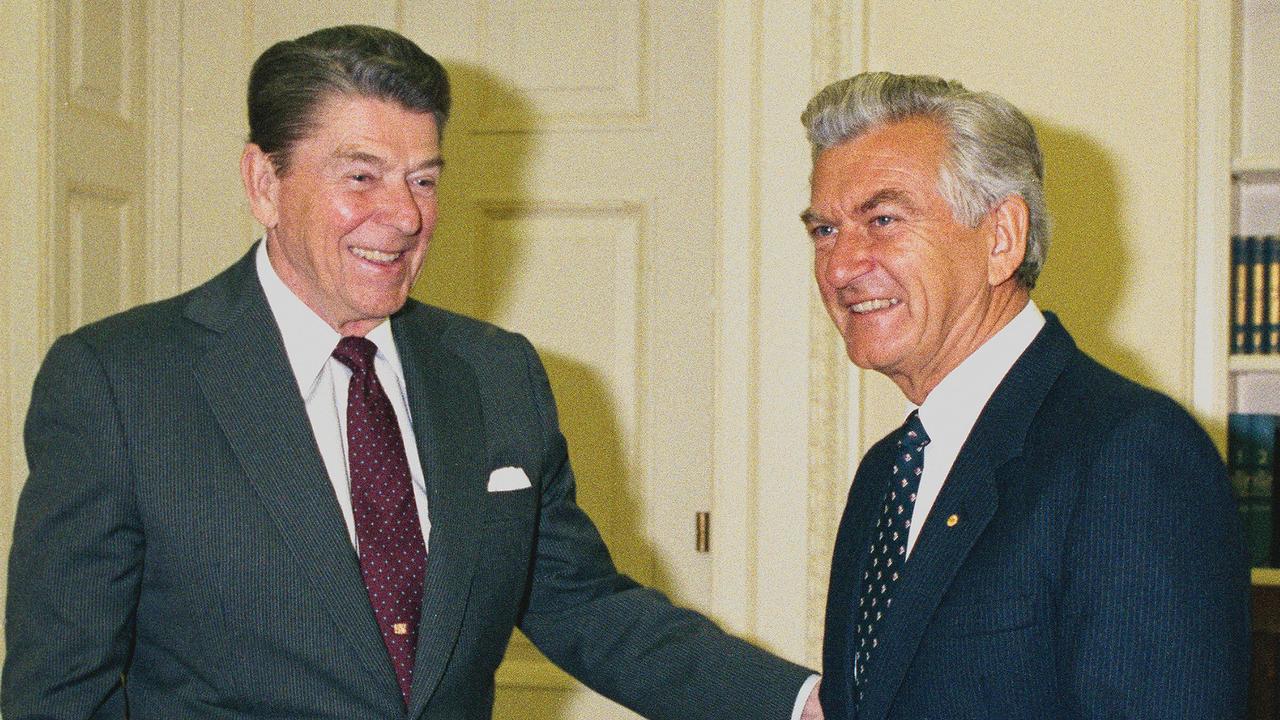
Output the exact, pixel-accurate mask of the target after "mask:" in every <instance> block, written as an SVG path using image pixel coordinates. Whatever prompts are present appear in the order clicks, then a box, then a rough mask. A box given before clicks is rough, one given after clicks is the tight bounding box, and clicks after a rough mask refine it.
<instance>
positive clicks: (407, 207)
mask: <svg viewBox="0 0 1280 720" xmlns="http://www.w3.org/2000/svg"><path fill="white" fill-rule="evenodd" d="M381 204H382V207H381V212H380V213H379V215H380V218H381V220H382V224H384V225H386V226H388V227H392V228H395V230H396V231H397V232H399V233H400V234H401V235H417V234H418V231H419V230H421V229H422V209H421V208H420V207H418V199H417V198H416V197H414V194H413V190H411V189H410V188H409V184H408V182H407V181H396V182H388V183H387V184H386V185H385V186H384V190H383V197H382V203H381Z"/></svg>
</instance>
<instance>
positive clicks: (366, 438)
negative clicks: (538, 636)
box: [333, 337, 427, 707]
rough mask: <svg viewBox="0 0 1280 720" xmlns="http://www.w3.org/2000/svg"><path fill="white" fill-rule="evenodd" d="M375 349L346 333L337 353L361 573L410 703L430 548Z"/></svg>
mask: <svg viewBox="0 0 1280 720" xmlns="http://www.w3.org/2000/svg"><path fill="white" fill-rule="evenodd" d="M377 352H378V346H377V345H375V344H373V342H371V341H369V340H366V339H364V338H362V337H344V338H342V340H341V341H340V342H339V343H338V347H337V348H336V349H334V351H333V357H335V358H337V359H338V361H340V362H341V363H342V364H343V365H346V366H347V367H349V368H351V384H350V386H349V388H348V391H347V463H348V465H349V467H350V472H351V506H352V512H353V515H354V516H355V525H356V541H357V544H358V545H359V546H360V573H361V575H363V576H364V586H365V589H366V590H368V592H369V603H370V604H371V605H372V606H373V614H374V616H375V617H376V618H377V620H378V628H379V629H380V630H381V631H382V641H383V642H384V643H385V644H386V646H387V655H389V656H390V658H391V665H392V667H393V668H394V669H395V673H396V680H397V681H398V682H399V684H400V694H401V699H402V700H403V701H404V704H405V707H408V705H409V688H410V687H411V686H412V685H413V661H414V655H415V653H416V651H417V646H418V616H419V615H420V614H421V612H422V585H423V577H424V575H425V573H426V567H427V548H426V545H425V544H424V543H423V540H422V525H421V523H420V522H419V520H418V506H417V503H416V501H415V500H414V497H413V485H412V481H411V480H410V476H409V460H408V457H407V456H406V455H405V450H404V440H403V439H402V438H401V436H400V425H399V423H397V422H396V414H395V410H394V409H393V408H392V407H391V401H390V400H389V399H388V398H387V394H386V392H384V391H383V389H382V384H381V383H379V382H378V376H377V374H376V373H375V372H374V369H373V357H374V355H375V354H376V353H377Z"/></svg>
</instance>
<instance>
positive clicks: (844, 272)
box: [817, 228, 874, 289]
mask: <svg viewBox="0 0 1280 720" xmlns="http://www.w3.org/2000/svg"><path fill="white" fill-rule="evenodd" d="M817 255H818V256H817V261H818V268H817V270H818V273H819V275H820V277H821V279H822V281H823V283H824V284H825V285H827V286H828V287H831V288H834V289H840V288H845V287H848V286H849V285H851V284H853V282H855V281H856V280H857V279H858V278H859V277H861V276H862V275H864V274H866V273H867V272H869V271H870V270H871V268H872V267H873V266H874V262H873V261H872V258H871V252H870V243H868V242H867V240H866V238H863V237H858V236H857V235H856V233H853V232H849V231H847V230H845V229H844V228H841V230H840V231H837V235H836V238H835V241H834V242H832V243H831V244H830V245H829V246H828V247H825V248H819V250H818V253H817Z"/></svg>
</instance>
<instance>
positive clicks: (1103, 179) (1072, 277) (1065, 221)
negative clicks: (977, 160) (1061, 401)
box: [1032, 117, 1157, 386]
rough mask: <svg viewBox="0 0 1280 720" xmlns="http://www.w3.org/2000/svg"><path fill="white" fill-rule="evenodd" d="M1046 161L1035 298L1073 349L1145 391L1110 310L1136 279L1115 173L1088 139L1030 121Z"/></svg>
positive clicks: (1137, 359) (1140, 366) (1141, 366)
mask: <svg viewBox="0 0 1280 720" xmlns="http://www.w3.org/2000/svg"><path fill="white" fill-rule="evenodd" d="M1032 123H1033V124H1034V125H1035V128H1036V133H1037V134H1038V135H1039V138H1040V147H1041V150H1042V151H1043V152H1044V159H1045V192H1046V195H1047V200H1048V204H1049V213H1050V216H1051V217H1052V223H1053V224H1052V232H1051V233H1050V237H1051V242H1050V245H1049V258H1048V261H1047V262H1046V263H1045V269H1044V272H1043V274H1042V275H1041V276H1040V280H1039V282H1038V283H1037V284H1036V289H1035V290H1034V291H1033V293H1032V296H1033V297H1034V299H1035V301H1036V304H1038V305H1039V306H1040V308H1041V309H1043V310H1051V311H1053V312H1055V313H1057V315H1058V317H1059V319H1061V320H1062V324H1063V325H1065V326H1066V327H1067V329H1068V330H1070V331H1071V334H1072V335H1073V336H1074V337H1075V340H1076V343H1077V344H1078V345H1079V346H1080V347H1081V349H1083V350H1084V351H1085V352H1087V353H1089V354H1090V355H1092V356H1093V357H1095V358H1096V359H1097V360H1098V361H1099V362H1101V363H1103V364H1104V365H1106V366H1108V367H1110V368H1112V369H1114V370H1117V371H1119V372H1120V373H1121V374H1123V375H1125V376H1126V377H1128V378H1130V379H1132V380H1136V381H1137V382H1140V383H1142V384H1144V385H1147V386H1156V385H1157V381H1156V379H1155V377H1154V375H1153V374H1152V373H1151V370H1150V367H1149V366H1148V365H1147V363H1146V362H1145V361H1144V360H1143V358H1142V356H1141V355H1139V354H1137V353H1135V352H1134V351H1133V350H1132V349H1130V348H1128V347H1126V346H1124V345H1122V344H1120V343H1118V342H1116V340H1115V339H1114V337H1113V335H1112V333H1111V330H1110V328H1111V324H1112V323H1113V322H1114V320H1115V308H1117V307H1119V305H1120V303H1121V301H1122V300H1123V298H1124V295H1125V293H1126V292H1127V290H1128V288H1129V287H1130V283H1129V282H1128V278H1129V277H1131V276H1132V275H1133V274H1134V273H1137V272H1141V270H1140V268H1137V267H1134V266H1133V263H1132V261H1131V258H1130V253H1129V252H1128V246H1129V243H1131V242H1132V241H1133V240H1132V238H1130V237H1128V236H1127V235H1126V234H1125V231H1124V221H1123V217H1124V214H1123V208H1122V207H1121V206H1120V199H1119V188H1118V185H1117V181H1116V171H1115V166H1114V164H1113V162H1112V160H1111V158H1110V157H1109V156H1108V154H1107V152H1106V150H1104V149H1103V148H1102V147H1101V146H1099V145H1098V144H1097V143H1096V142H1094V141H1093V140H1092V139H1090V138H1089V137H1088V136H1086V135H1084V134H1082V133H1080V132H1078V131H1075V130H1070V129H1067V128H1064V127H1062V126H1059V125H1055V124H1053V123H1051V122H1049V121H1046V120H1044V119H1043V118H1039V117H1033V118H1032Z"/></svg>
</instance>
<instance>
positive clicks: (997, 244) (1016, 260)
mask: <svg viewBox="0 0 1280 720" xmlns="http://www.w3.org/2000/svg"><path fill="white" fill-rule="evenodd" d="M1027 216H1028V210H1027V201H1026V200H1023V199H1022V197H1021V196H1019V195H1010V196H1008V197H1006V198H1005V199H1003V200H1001V201H1000V203H999V204H998V205H996V206H995V207H994V208H992V209H991V211H990V213H988V215H987V219H988V221H989V222H990V223H991V235H990V244H991V251H990V254H988V255H987V282H988V283H990V285H991V287H996V286H998V285H1001V284H1003V283H1004V282H1006V281H1007V280H1009V279H1010V278H1012V277H1013V273H1014V271H1016V270H1017V269H1018V266H1019V265H1021V264H1022V260H1023V258H1025V257H1026V255H1027Z"/></svg>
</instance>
